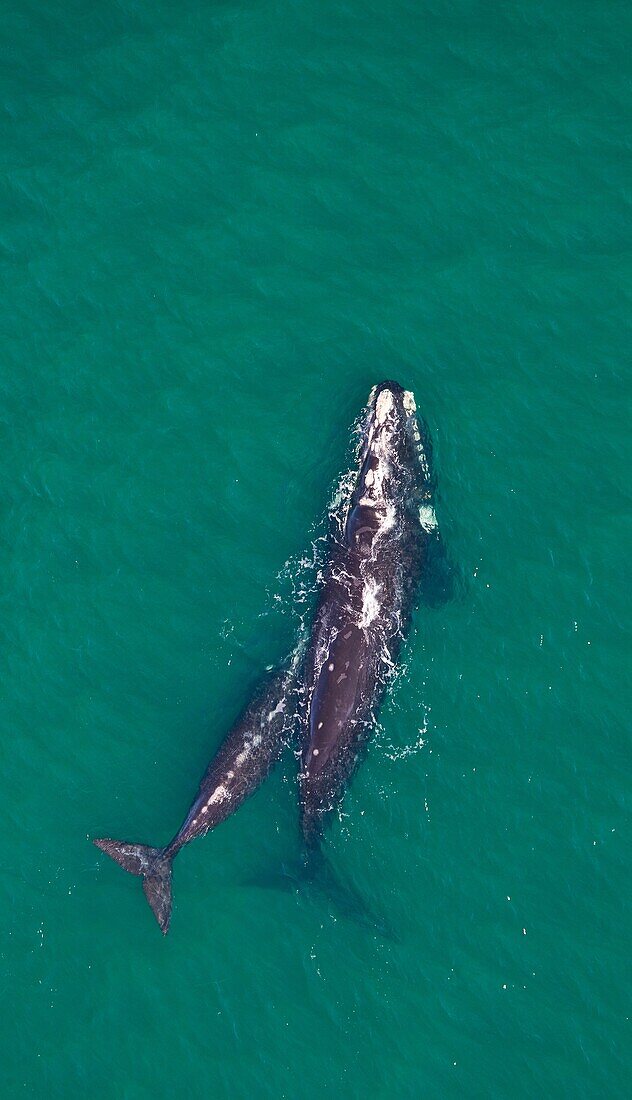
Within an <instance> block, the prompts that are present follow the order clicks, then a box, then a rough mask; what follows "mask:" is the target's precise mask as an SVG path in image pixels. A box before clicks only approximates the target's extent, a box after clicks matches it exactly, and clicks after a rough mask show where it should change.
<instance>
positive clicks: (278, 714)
mask: <svg viewBox="0 0 632 1100" xmlns="http://www.w3.org/2000/svg"><path fill="white" fill-rule="evenodd" d="M296 661H297V658H296V657H295V659H294V662H293V663H292V664H291V665H290V666H289V667H288V668H285V669H283V670H282V671H281V672H279V673H278V674H277V675H276V676H275V677H274V678H273V679H272V680H271V681H270V683H269V684H268V685H267V686H266V687H265V688H264V689H262V691H261V692H260V693H259V694H258V695H256V696H255V698H254V699H253V701H252V702H251V703H250V704H249V705H248V706H247V707H246V709H245V710H244V711H243V713H242V714H241V716H240V717H239V718H238V720H237V721H236V723H235V725H234V726H233V727H232V729H231V730H230V732H229V733H228V734H227V736H226V738H225V740H224V742H223V743H222V745H221V746H220V748H219V750H218V752H217V754H216V756H215V757H214V758H213V760H212V761H211V763H210V764H209V766H208V768H207V770H206V772H205V773H204V776H203V778H202V782H201V783H200V787H199V790H198V793H197V795H196V797H195V798H194V800H193V802H192V804H191V808H190V809H189V812H188V814H187V815H186V817H185V819H184V821H183V823H182V825H181V826H180V828H179V829H178V832H177V833H176V835H175V836H174V838H173V840H171V841H170V842H169V844H167V845H166V846H165V847H164V848H150V847H149V846H148V845H146V844H128V843H126V842H123V841H120V840H109V839H99V840H95V841H94V843H95V844H96V846H97V848H101V850H102V851H104V852H107V854H108V855H109V856H111V857H112V859H113V860H115V861H116V862H117V863H119V864H120V865H121V867H123V868H124V869H125V870H126V871H130V872H131V874H133V875H141V876H142V878H143V890H144V891H145V897H146V898H147V901H148V902H149V904H150V906H151V908H152V911H153V913H154V915H155V917H156V920H157V921H158V924H159V925H160V929H161V931H162V933H163V934H164V935H166V934H167V931H168V929H169V921H170V919H171V864H172V861H173V858H174V856H176V855H177V854H178V852H179V851H180V849H181V848H183V847H184V845H185V844H188V843H189V841H191V840H195V839H196V837H199V836H204V834H205V833H208V832H209V831H210V830H211V829H215V828H216V827H217V826H218V825H219V824H221V822H222V821H225V820H226V818H227V817H230V815H231V814H233V813H234V812H235V810H237V809H238V808H239V807H240V806H241V805H242V803H243V802H245V800H246V799H247V798H248V796H249V795H251V794H252V793H253V792H254V791H255V790H256V789H257V787H259V785H260V784H261V783H262V782H263V780H264V779H265V777H266V776H267V774H268V772H269V771H270V769H271V768H272V766H273V765H274V764H275V763H276V761H277V760H278V758H279V756H280V755H281V752H282V751H283V747H284V745H285V744H286V743H287V740H288V732H289V730H290V729H291V728H292V726H293V722H294V716H293V713H292V701H293V699H294V684H295V679H296V671H295V666H296Z"/></svg>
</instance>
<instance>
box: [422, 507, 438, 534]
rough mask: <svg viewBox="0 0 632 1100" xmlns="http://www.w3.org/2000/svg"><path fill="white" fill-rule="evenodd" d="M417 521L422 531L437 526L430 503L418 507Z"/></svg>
mask: <svg viewBox="0 0 632 1100" xmlns="http://www.w3.org/2000/svg"><path fill="white" fill-rule="evenodd" d="M419 522H420V524H421V526H422V527H423V529H424V531H434V530H436V528H437V517H436V515H435V510H434V508H433V507H432V505H430V504H422V506H421V508H420V509H419Z"/></svg>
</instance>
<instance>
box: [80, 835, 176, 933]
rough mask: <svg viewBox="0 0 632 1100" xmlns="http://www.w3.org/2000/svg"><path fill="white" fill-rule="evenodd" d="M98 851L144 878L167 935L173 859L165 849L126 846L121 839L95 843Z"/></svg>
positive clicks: (151, 902)
mask: <svg viewBox="0 0 632 1100" xmlns="http://www.w3.org/2000/svg"><path fill="white" fill-rule="evenodd" d="M94 843H95V844H96V846H97V848H100V849H101V851H102V852H106V853H107V855H109V856H110V857H111V859H113V860H114V861H115V863H118V864H120V866H121V867H122V868H123V870H125V871H129V872H130V874H132V875H142V876H143V890H144V892H145V897H146V898H147V901H148V902H149V904H150V906H151V910H152V912H153V914H154V916H155V918H156V920H157V921H158V924H159V925H160V931H161V932H162V934H163V936H166V935H167V932H168V931H169V921H170V919H171V862H172V860H171V858H170V857H169V856H166V855H165V850H164V848H150V847H149V845H147V844H125V843H124V842H122V841H119V840H95V842H94Z"/></svg>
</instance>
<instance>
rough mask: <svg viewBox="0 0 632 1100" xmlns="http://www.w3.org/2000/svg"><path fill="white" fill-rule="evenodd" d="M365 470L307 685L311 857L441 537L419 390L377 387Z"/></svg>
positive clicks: (345, 517) (304, 815) (335, 537)
mask: <svg viewBox="0 0 632 1100" xmlns="http://www.w3.org/2000/svg"><path fill="white" fill-rule="evenodd" d="M360 435H361V443H360V451H359V456H358V460H359V470H358V473H357V475H356V477H355V484H354V486H353V490H352V492H351V493H350V494H349V495H348V498H347V500H346V501H342V502H341V504H340V505H339V507H338V509H337V511H336V512H335V513H334V517H333V519H334V523H333V529H332V533H331V536H330V545H329V556H328V564H327V566H326V568H325V570H324V573H323V579H322V585H321V592H320V596H319V599H318V602H317V607H316V612H315V617H314V625H313V628H312V633H311V639H310V642H309V646H308V650H307V655H306V659H305V663H304V673H303V677H302V686H301V708H300V709H301V713H302V718H301V721H302V751H301V766H300V772H299V786H300V803H301V827H302V833H303V838H304V841H305V844H306V848H307V851H308V853H309V852H310V851H311V852H312V854H313V853H314V851H315V850H318V849H319V846H320V839H321V835H322V831H323V827H324V825H325V823H326V821H327V819H328V817H329V816H330V814H331V812H332V811H333V810H334V809H335V808H336V807H337V805H338V804H339V802H340V800H341V799H342V796H343V794H344V791H345V788H346V785H347V783H348V781H349V779H350V777H351V775H352V773H353V771H354V769H355V766H356V763H357V760H358V757H359V754H360V752H361V750H362V748H363V746H364V745H365V743H366V741H367V739H368V736H369V734H370V731H371V728H372V725H373V724H374V718H375V712H376V709H377V707H378V705H379V702H380V700H381V697H382V695H383V692H384V689H385V687H386V684H387V682H388V678H389V674H390V673H391V671H392V669H393V667H394V665H395V661H396V658H397V654H398V650H399V647H400V643H401V641H402V638H403V637H404V634H405V632H406V628H407V626H408V622H409V618H410V614H411V611H412V608H413V604H414V599H415V591H416V588H417V582H418V580H419V578H420V574H421V571H422V568H423V565H424V561H425V559H426V557H427V554H428V551H429V549H430V547H431V544H432V542H433V541H436V540H437V538H438V532H437V524H436V519H435V513H434V507H433V481H432V474H431V449H430V442H429V438H428V433H427V430H426V428H425V426H424V425H423V424H421V423H420V421H419V420H418V418H417V416H416V405H415V399H414V397H413V394H412V393H410V392H409V391H407V390H404V389H403V388H402V386H400V385H399V383H397V382H382V383H381V384H380V385H379V386H375V387H374V389H373V390H372V391H371V394H370V396H369V402H368V406H367V409H366V413H365V416H364V418H363V421H362V422H361V424H360Z"/></svg>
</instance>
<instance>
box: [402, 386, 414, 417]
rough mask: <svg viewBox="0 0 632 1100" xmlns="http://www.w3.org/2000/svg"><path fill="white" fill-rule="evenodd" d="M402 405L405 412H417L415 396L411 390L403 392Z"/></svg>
mask: <svg viewBox="0 0 632 1100" xmlns="http://www.w3.org/2000/svg"><path fill="white" fill-rule="evenodd" d="M402 404H403V406H404V408H405V409H406V412H409V413H414V412H416V411H417V405H416V403H415V395H414V394H413V393H412V392H411V390H404V396H403V398H402Z"/></svg>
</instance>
